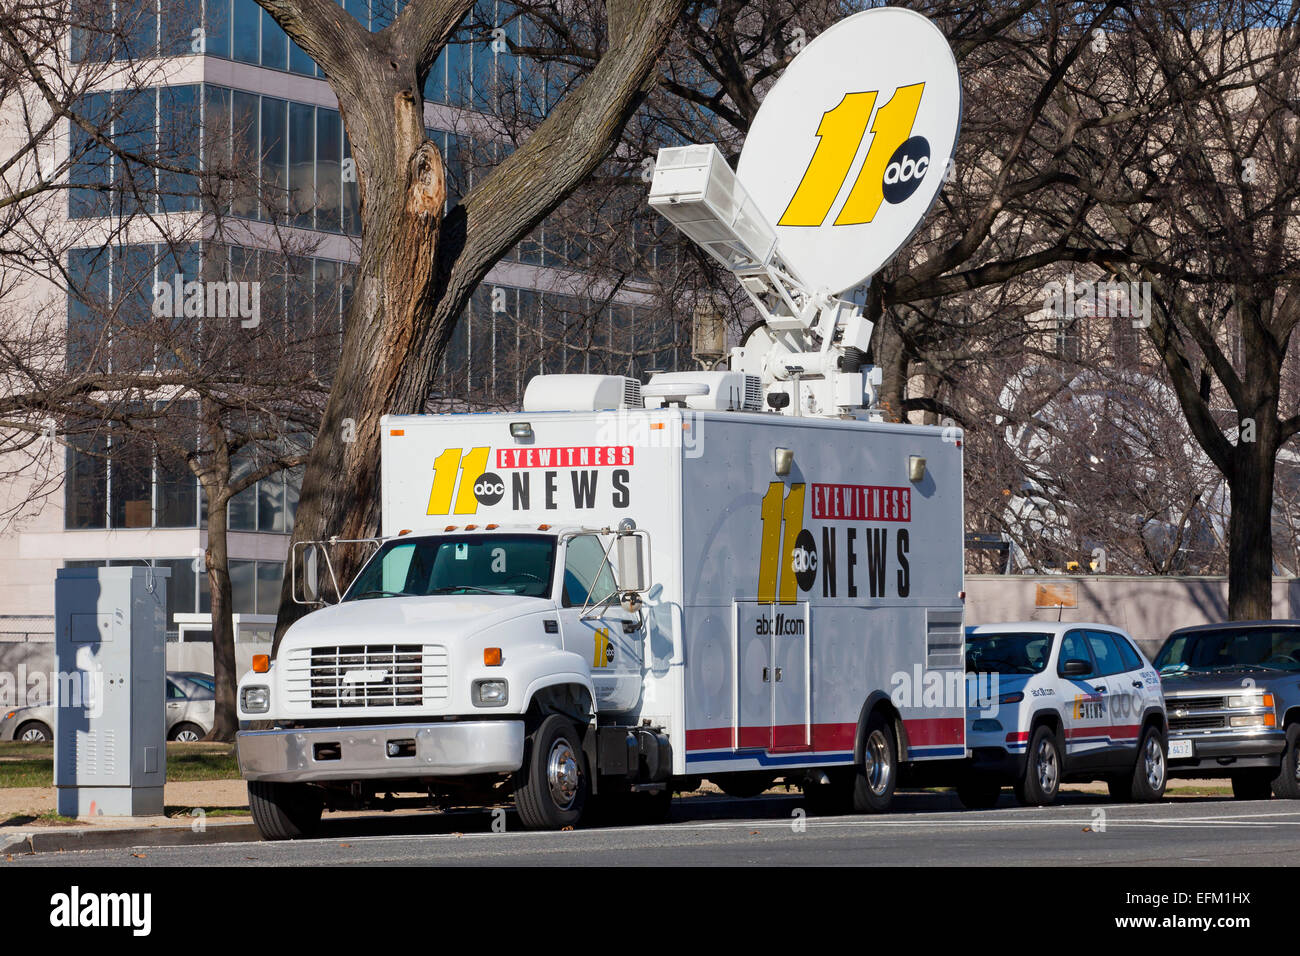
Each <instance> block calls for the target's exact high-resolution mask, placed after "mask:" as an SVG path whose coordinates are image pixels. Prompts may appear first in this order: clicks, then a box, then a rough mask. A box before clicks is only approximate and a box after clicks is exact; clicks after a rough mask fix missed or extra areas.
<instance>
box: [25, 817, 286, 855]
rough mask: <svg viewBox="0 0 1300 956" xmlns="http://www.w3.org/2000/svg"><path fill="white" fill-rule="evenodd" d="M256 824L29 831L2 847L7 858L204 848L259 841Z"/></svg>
mask: <svg viewBox="0 0 1300 956" xmlns="http://www.w3.org/2000/svg"><path fill="white" fill-rule="evenodd" d="M260 839H261V836H260V835H259V834H258V832H257V826H256V825H255V824H253V823H220V824H212V823H210V824H208V825H207V827H206V828H205V829H203V830H198V831H196V830H193V829H191V828H190V827H188V826H185V827H149V828H135V829H132V828H130V827H123V828H121V829H111V830H110V829H85V830H82V829H68V830H62V831H60V830H57V829H51V830H41V831H30V830H29V831H27V832H25V833H23V834H22V835H21V836H19V837H17V839H13V840H10V841H9V842H8V843H6V844H5V845H4V846H0V856H3V855H7V854H13V855H18V854H32V853H71V852H75V851H77V850H116V849H124V848H126V847H137V846H140V847H151V846H152V847H161V846H201V845H203V844H208V843H231V842H244V841H257V840H260Z"/></svg>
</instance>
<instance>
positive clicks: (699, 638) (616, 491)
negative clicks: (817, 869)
mask: <svg viewBox="0 0 1300 956" xmlns="http://www.w3.org/2000/svg"><path fill="white" fill-rule="evenodd" d="M512 424H513V425H515V431H516V432H517V433H518V434H519V436H520V437H515V435H512ZM525 424H526V426H527V427H526V429H525V428H524V426H525ZM382 429H383V438H382V461H383V469H382V471H383V474H382V507H383V534H384V535H385V536H390V535H396V534H399V533H400V532H403V531H410V532H416V533H420V532H431V531H443V530H444V529H447V528H452V527H454V528H456V529H457V530H459V531H463V530H465V529H466V527H467V526H469V525H474V526H476V527H479V528H482V527H484V526H486V525H488V524H499V525H502V526H505V525H511V526H530V527H533V528H536V527H538V526H541V525H546V526H551V527H553V526H556V525H581V526H584V527H589V528H604V527H616V526H617V525H618V524H619V522H620V521H622V520H623V519H625V518H631V519H632V520H633V521H635V523H636V526H637V528H638V529H641V530H643V531H646V532H648V534H649V540H650V549H649V553H650V566H649V574H650V577H651V580H652V581H653V582H655V584H657V585H659V587H657V588H654V589H652V590H651V591H650V592H649V594H648V595H647V599H646V603H645V614H646V626H645V628H644V631H640V632H634V633H632V634H625V633H619V629H618V628H614V629H612V630H613V633H612V634H610V633H606V634H604V636H603V637H601V636H596V637H595V638H593V636H592V633H591V629H586V630H585V631H583V632H577V631H575V630H574V629H573V628H570V627H566V629H565V631H564V634H563V637H564V642H565V649H566V650H568V649H570V647H569V644H570V640H571V639H572V642H573V643H574V645H575V646H574V647H573V648H572V649H573V650H577V651H579V652H580V653H583V654H584V655H585V656H588V657H589V658H591V657H592V656H593V655H594V660H595V666H593V669H592V676H593V682H594V683H595V685H596V688H597V697H598V710H599V711H600V714H601V718H602V720H603V719H606V718H607V715H616V719H617V720H618V722H619V723H628V724H639V723H642V722H643V721H649V722H650V723H651V724H653V725H656V726H661V727H662V728H663V729H664V733H665V734H666V735H667V736H668V738H669V740H670V741H671V745H672V760H673V773H674V775H679V776H684V775H702V776H708V775H709V774H718V773H724V772H732V771H746V770H772V771H774V772H781V771H789V770H792V769H797V768H801V767H822V766H831V765H840V764H844V765H847V764H852V763H854V761H855V744H856V742H857V740H858V734H859V731H860V726H861V724H860V721H861V718H862V716H863V714H864V708H865V707H866V705H867V704H868V702H869V701H870V702H874V701H875V700H878V699H879V698H881V697H884V698H886V699H892V701H893V704H894V706H895V707H896V709H897V710H898V712H899V715H900V716H901V722H902V727H901V731H902V734H901V736H902V739H901V740H900V757H901V758H902V759H904V760H926V759H935V758H944V757H961V756H963V755H964V753H965V744H964V739H965V738H964V711H963V707H964V698H963V695H962V687H963V685H962V679H963V655H962V629H961V623H962V618H961V615H962V533H963V524H962V466H961V441H960V433H959V432H957V430H955V429H946V430H945V429H939V428H933V427H923V426H909V425H896V424H882V423H873V422H867V421H861V420H854V419H823V418H797V417H789V416H782V415H776V414H761V413H750V412H725V411H719V412H704V411H693V410H685V409H680V408H661V409H644V410H642V409H623V410H613V411H598V412H536V411H532V412H519V413H504V414H466V415H440V416H388V417H385V418H384V419H383V421H382ZM777 449H785V450H788V452H790V453H792V460H791V461H790V464H789V471H788V474H787V475H785V476H781V475H778V474H777V459H778V455H777ZM918 458H919V459H924V464H923V467H920V468H918V464H919V463H917V462H916V461H915V459H918ZM913 479H916V480H913ZM593 640H594V641H595V642H596V643H595V644H594V645H593V643H592V642H593ZM602 640H604V641H605V642H607V644H608V646H607V647H605V649H604V651H603V656H602V650H601V646H602V645H601V643H600V642H601V641H602ZM620 675H621V677H620ZM629 682H632V684H634V685H635V686H631V685H630V684H629Z"/></svg>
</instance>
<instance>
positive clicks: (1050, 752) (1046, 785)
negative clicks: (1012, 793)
mask: <svg viewBox="0 0 1300 956" xmlns="http://www.w3.org/2000/svg"><path fill="white" fill-rule="evenodd" d="M1061 764H1062V760H1061V745H1060V744H1059V743H1057V740H1056V734H1055V733H1053V732H1052V728H1051V727H1048V726H1047V725H1046V724H1039V726H1038V729H1037V730H1035V731H1034V735H1033V737H1031V738H1030V741H1029V753H1028V754H1027V756H1026V759H1025V773H1024V776H1022V777H1021V778H1020V779H1019V780H1018V781H1016V786H1015V790H1016V799H1017V800H1019V801H1020V802H1021V803H1022V804H1024V805H1025V806H1027V807H1045V806H1048V805H1049V804H1053V803H1055V802H1056V798H1057V796H1058V794H1059V793H1060V790H1061Z"/></svg>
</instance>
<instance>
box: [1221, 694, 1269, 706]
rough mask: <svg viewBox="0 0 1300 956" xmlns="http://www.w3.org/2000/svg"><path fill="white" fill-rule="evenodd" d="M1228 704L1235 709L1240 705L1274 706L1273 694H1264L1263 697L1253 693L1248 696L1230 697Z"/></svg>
mask: <svg viewBox="0 0 1300 956" xmlns="http://www.w3.org/2000/svg"><path fill="white" fill-rule="evenodd" d="M1228 706H1229V707H1231V708H1233V709H1236V708H1238V707H1272V706H1273V695H1272V694H1264V695H1263V696H1262V697H1261V696H1260V695H1259V694H1251V695H1250V696H1248V697H1246V696H1243V697H1229V698H1228Z"/></svg>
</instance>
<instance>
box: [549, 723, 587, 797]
mask: <svg viewBox="0 0 1300 956" xmlns="http://www.w3.org/2000/svg"><path fill="white" fill-rule="evenodd" d="M581 779H582V776H581V772H580V771H579V769H578V758H577V756H576V755H575V754H574V752H573V746H572V745H571V744H570V743H569V742H568V741H567V740H565V739H564V738H563V737H561V738H560V739H559V740H557V741H556V742H555V743H554V744H552V745H551V753H550V755H549V756H548V757H547V758H546V784H547V786H548V787H550V790H551V800H553V801H554V802H555V805H556V806H557V807H559V808H560V809H561V810H567V809H569V807H571V806H573V801H574V799H575V798H576V797H577V796H578V784H579V783H580V781H581Z"/></svg>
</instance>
